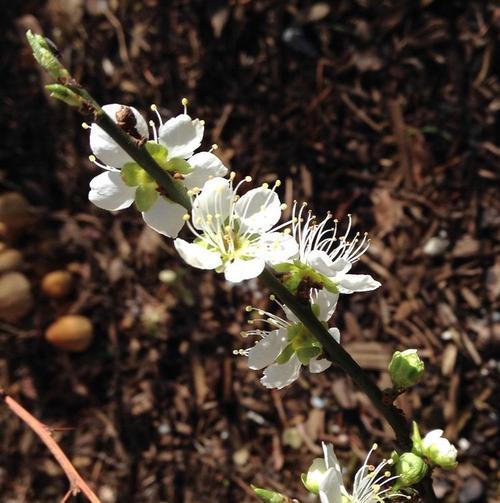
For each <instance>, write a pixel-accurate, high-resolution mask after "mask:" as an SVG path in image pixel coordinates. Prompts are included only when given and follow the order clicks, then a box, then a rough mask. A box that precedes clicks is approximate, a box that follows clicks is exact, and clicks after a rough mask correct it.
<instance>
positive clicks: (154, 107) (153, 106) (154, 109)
mask: <svg viewBox="0 0 500 503" xmlns="http://www.w3.org/2000/svg"><path fill="white" fill-rule="evenodd" d="M149 108H151V110H152V111H153V112H157V111H158V107H157V106H156V105H155V104H154V103H153V104H152V105H151V106H150V107H149Z"/></svg>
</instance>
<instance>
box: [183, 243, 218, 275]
mask: <svg viewBox="0 0 500 503" xmlns="http://www.w3.org/2000/svg"><path fill="white" fill-rule="evenodd" d="M174 246H175V249H176V250H177V251H178V253H179V255H180V256H181V257H182V258H183V259H184V260H185V261H186V262H187V263H188V264H189V265H190V266H193V267H197V268H198V269H215V268H217V267H219V266H221V265H222V260H221V258H220V255H219V254H218V253H216V252H213V251H210V250H207V249H206V248H204V247H203V246H200V245H198V244H196V243H188V242H187V241H184V239H180V238H178V239H175V240H174Z"/></svg>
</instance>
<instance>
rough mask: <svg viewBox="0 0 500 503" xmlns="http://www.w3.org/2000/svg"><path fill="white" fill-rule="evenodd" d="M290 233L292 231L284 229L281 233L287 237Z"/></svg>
mask: <svg viewBox="0 0 500 503" xmlns="http://www.w3.org/2000/svg"><path fill="white" fill-rule="evenodd" d="M291 233H292V229H285V230H284V231H283V234H286V235H287V236H288V235H289V234H291Z"/></svg>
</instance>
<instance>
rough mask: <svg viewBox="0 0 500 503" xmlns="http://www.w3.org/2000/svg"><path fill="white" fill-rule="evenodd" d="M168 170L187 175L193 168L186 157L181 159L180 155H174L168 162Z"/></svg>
mask: <svg viewBox="0 0 500 503" xmlns="http://www.w3.org/2000/svg"><path fill="white" fill-rule="evenodd" d="M167 170H168V171H171V172H173V173H181V174H182V175H187V174H188V173H191V171H192V168H191V166H190V165H189V163H188V162H187V161H185V160H184V159H181V158H180V157H173V158H172V159H170V160H169V161H168V162H167Z"/></svg>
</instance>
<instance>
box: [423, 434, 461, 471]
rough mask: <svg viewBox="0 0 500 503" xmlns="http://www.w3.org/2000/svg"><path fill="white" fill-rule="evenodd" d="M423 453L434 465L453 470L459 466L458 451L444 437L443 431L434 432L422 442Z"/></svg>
mask: <svg viewBox="0 0 500 503" xmlns="http://www.w3.org/2000/svg"><path fill="white" fill-rule="evenodd" d="M422 451H423V453H424V456H426V457H427V458H428V459H429V461H431V462H432V463H433V464H435V465H437V466H440V467H441V468H444V469H445V470H452V469H453V468H455V467H456V466H457V464H458V462H457V449H456V448H455V446H454V445H453V444H451V443H450V441H449V440H447V439H446V438H444V437H443V430H432V431H430V432H429V433H427V435H425V437H424V438H423V440H422Z"/></svg>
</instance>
